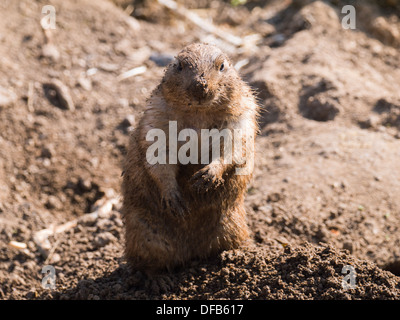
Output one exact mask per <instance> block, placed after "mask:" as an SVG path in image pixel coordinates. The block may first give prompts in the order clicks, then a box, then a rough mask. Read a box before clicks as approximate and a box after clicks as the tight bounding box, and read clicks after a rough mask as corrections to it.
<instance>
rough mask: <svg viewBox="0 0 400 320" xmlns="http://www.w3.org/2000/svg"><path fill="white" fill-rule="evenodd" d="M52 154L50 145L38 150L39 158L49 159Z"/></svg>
mask: <svg viewBox="0 0 400 320" xmlns="http://www.w3.org/2000/svg"><path fill="white" fill-rule="evenodd" d="M52 155H53V152H52V150H51V147H43V148H42V151H41V152H40V157H41V158H48V159H51V157H52Z"/></svg>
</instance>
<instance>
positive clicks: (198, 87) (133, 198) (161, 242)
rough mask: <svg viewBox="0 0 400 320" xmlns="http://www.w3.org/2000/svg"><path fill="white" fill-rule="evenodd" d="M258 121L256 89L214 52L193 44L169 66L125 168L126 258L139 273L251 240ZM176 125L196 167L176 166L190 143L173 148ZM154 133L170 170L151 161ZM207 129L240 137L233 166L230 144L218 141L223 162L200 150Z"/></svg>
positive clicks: (138, 129)
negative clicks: (185, 135) (249, 199)
mask: <svg viewBox="0 0 400 320" xmlns="http://www.w3.org/2000/svg"><path fill="white" fill-rule="evenodd" d="M257 115H258V105H257V103H256V99H255V97H254V94H253V92H252V90H251V89H250V87H249V86H248V85H247V84H246V83H245V82H244V81H243V80H242V79H241V78H240V76H239V75H238V73H237V72H236V70H235V69H234V67H233V65H232V63H231V62H230V60H229V58H228V57H227V56H226V55H225V54H224V53H223V52H222V51H221V50H220V49H218V48H217V47H216V46H213V45H209V44H202V43H195V44H191V45H189V46H187V47H186V48H184V49H183V50H182V51H181V52H180V53H179V54H178V55H177V57H176V58H175V60H174V61H173V62H172V63H171V64H170V65H169V66H168V67H167V69H166V71H165V74H164V77H163V79H162V81H161V83H160V85H159V86H158V87H157V88H156V89H155V90H154V91H153V93H152V95H151V97H150V98H149V100H148V102H147V108H146V110H145V112H144V115H143V117H142V118H141V120H140V122H139V124H138V126H137V127H136V128H135V130H134V131H133V133H132V136H131V139H130V142H129V146H128V151H127V156H126V159H125V163H124V168H123V169H124V175H123V182H122V195H123V207H122V213H123V217H124V222H125V227H126V237H125V238H126V245H125V254H126V258H127V260H128V262H129V263H130V264H131V266H132V268H133V269H134V270H142V271H145V272H147V273H155V272H160V271H162V270H165V269H168V270H171V269H172V268H174V267H175V266H179V265H183V264H184V263H185V262H187V261H189V260H190V259H193V258H205V257H209V256H211V255H213V254H216V253H218V252H220V251H222V250H227V249H232V248H237V247H238V246H239V245H240V244H241V243H242V242H243V241H245V240H246V239H247V238H248V235H249V232H248V227H247V223H246V213H245V209H244V197H245V193H246V191H247V184H248V182H249V181H250V179H251V176H252V171H253V164H252V160H253V158H252V157H253V156H254V139H255V135H256V133H257V130H258V125H257ZM171 124H173V125H174V126H175V129H176V131H177V133H179V132H181V131H182V130H185V129H190V130H189V133H191V134H192V135H193V137H191V138H190V141H191V142H193V143H194V144H192V145H191V146H194V148H192V149H190V151H191V152H192V151H193V150H194V151H196V152H197V155H196V152H193V153H194V154H195V156H194V157H193V158H191V159H192V160H193V159H195V158H196V159H197V161H191V162H189V163H182V161H180V160H179V159H177V161H176V162H175V161H172V160H173V159H172V158H173V157H171V153H170V151H171V150H172V149H173V147H177V149H178V150H179V148H180V147H183V145H184V144H185V141H178V142H177V146H173V144H174V140H171V139H172V138H174V137H173V136H172V135H171V132H170V129H171ZM152 129H160V130H162V132H165V137H166V139H165V141H164V142H165V145H164V150H158V155H156V156H160V152H161V153H163V155H164V156H165V157H164V158H165V159H166V163H153V162H152V161H151V159H150V161H149V157H148V154H149V150H150V149H149V148H151V147H152V146H153V147H154V143H155V141H156V139H150V140H149V132H150V131H151V130H152ZM204 129H208V130H212V129H217V130H218V132H221V131H222V130H224V129H228V130H229V132H232V131H234V130H235V129H236V130H238V131H239V132H241V133H242V138H241V140H240V141H241V142H242V144H241V145H239V147H238V148H235V144H234V143H232V146H233V147H232V149H231V152H232V154H233V156H232V157H231V158H232V161H230V162H229V161H225V159H227V158H229V157H226V155H225V153H224V152H223V151H224V150H223V149H224V146H225V145H227V143H226V140H225V139H220V140H219V141H220V142H221V143H220V151H221V152H220V156H218V155H217V156H215V155H214V154H213V153H212V150H211V149H212V148H211V147H210V148H203V149H202V146H203V147H204V145H205V142H204V141H205V140H202V138H201V137H202V133H203V131H204ZM150 133H151V132H150ZM233 139H235V137H233ZM164 142H163V143H164ZM208 142H210V140H208ZM159 143H160V142H159ZM211 145H212V144H211ZM174 152H175V151H174ZM182 154H184V152H183V153H182ZM182 154H180V155H182ZM172 155H173V154H172ZM191 156H192V155H191ZM201 156H205V158H207V157H208V158H209V161H208V162H207V163H204V162H203V161H201V160H204V159H201ZM238 157H239V158H240V157H242V158H243V157H245V159H246V161H245V163H243V161H236V160H237V159H239V158H238ZM175 158H177V157H175ZM178 158H179V157H178ZM153 160H154V159H153ZM240 170H246V171H244V173H243V172H240Z"/></svg>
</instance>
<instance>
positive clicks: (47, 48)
mask: <svg viewBox="0 0 400 320" xmlns="http://www.w3.org/2000/svg"><path fill="white" fill-rule="evenodd" d="M42 57H44V58H48V59H50V60H52V61H53V62H57V61H58V60H59V59H60V52H59V51H58V49H57V47H56V46H55V45H54V44H52V43H46V44H45V45H43V47H42Z"/></svg>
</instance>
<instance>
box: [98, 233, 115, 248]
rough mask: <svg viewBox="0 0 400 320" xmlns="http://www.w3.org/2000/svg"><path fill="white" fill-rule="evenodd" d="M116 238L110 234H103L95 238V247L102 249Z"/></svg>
mask: <svg viewBox="0 0 400 320" xmlns="http://www.w3.org/2000/svg"><path fill="white" fill-rule="evenodd" d="M115 239H116V238H115V237H114V236H113V235H112V234H111V233H110V232H102V233H99V234H98V235H97V236H96V237H95V238H94V243H93V244H94V246H95V247H96V248H101V247H104V246H106V245H107V244H109V243H110V242H113V241H114V240H115Z"/></svg>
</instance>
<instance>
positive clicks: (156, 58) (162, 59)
mask: <svg viewBox="0 0 400 320" xmlns="http://www.w3.org/2000/svg"><path fill="white" fill-rule="evenodd" d="M150 60H151V61H153V62H155V64H156V65H158V66H159V67H165V66H167V65H168V64H170V63H171V62H172V61H173V60H174V56H173V55H171V54H166V53H152V54H151V55H150Z"/></svg>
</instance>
